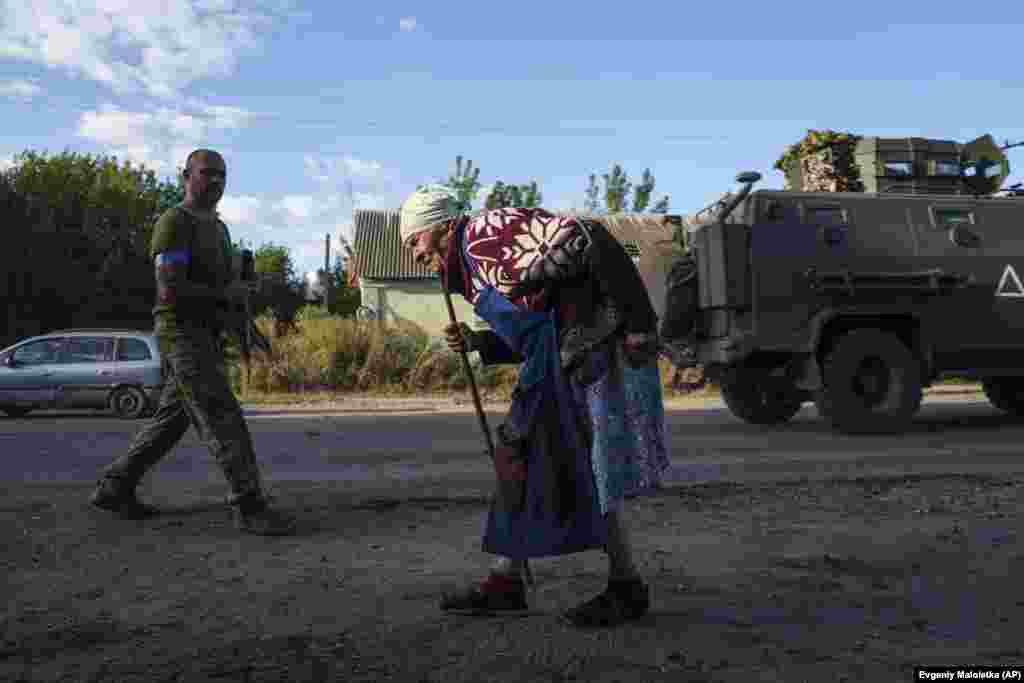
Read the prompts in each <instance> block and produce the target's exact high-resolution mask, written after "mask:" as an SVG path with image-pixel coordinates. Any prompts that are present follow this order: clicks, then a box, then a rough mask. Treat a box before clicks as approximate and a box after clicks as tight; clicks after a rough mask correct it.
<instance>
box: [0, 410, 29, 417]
mask: <svg viewBox="0 0 1024 683" xmlns="http://www.w3.org/2000/svg"><path fill="white" fill-rule="evenodd" d="M3 411H4V412H5V413H6V414H7V417H14V418H18V417H25V416H26V415H28V414H29V413H31V412H32V409H31V408H4V409H3Z"/></svg>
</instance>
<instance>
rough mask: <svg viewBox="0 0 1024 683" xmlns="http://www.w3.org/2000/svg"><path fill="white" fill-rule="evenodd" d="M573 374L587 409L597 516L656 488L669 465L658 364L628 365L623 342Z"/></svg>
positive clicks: (579, 397) (577, 394)
mask: <svg viewBox="0 0 1024 683" xmlns="http://www.w3.org/2000/svg"><path fill="white" fill-rule="evenodd" d="M588 356H589V358H587V361H586V362H585V364H584V366H585V368H584V371H583V372H577V373H573V376H572V378H571V385H572V390H573V394H574V397H575V399H576V402H577V404H578V405H580V406H581V407H582V406H586V412H587V415H588V417H589V420H587V421H586V422H588V423H589V425H588V426H589V428H590V435H589V436H590V439H589V440H590V443H591V449H590V455H591V465H592V467H593V470H594V482H595V485H596V487H597V494H598V498H599V500H600V503H601V512H602V513H603V514H607V513H608V512H609V511H610V510H617V509H618V508H619V507H620V506H621V504H622V501H623V500H624V499H625V498H629V497H632V496H636V495H639V494H641V493H648V492H650V491H652V490H654V489H656V488H657V487H658V486H659V485H660V483H661V478H662V476H663V475H664V473H665V471H666V470H667V469H668V467H669V465H670V462H669V457H668V446H667V434H666V429H665V405H664V403H663V401H662V388H661V376H660V373H659V372H658V365H657V361H656V360H653V361H651V362H649V363H641V364H635V365H634V364H631V363H629V362H627V360H626V357H625V353H624V352H623V350H622V344H621V342H618V343H611V344H607V345H603V346H602V348H599V349H594V350H593V351H591V352H590V353H589V354H588Z"/></svg>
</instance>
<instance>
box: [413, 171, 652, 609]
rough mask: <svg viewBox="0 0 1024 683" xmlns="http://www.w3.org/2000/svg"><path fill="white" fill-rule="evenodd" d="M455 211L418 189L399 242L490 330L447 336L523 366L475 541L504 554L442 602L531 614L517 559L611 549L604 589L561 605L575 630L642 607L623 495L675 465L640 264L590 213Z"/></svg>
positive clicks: (450, 200) (461, 329)
mask: <svg viewBox="0 0 1024 683" xmlns="http://www.w3.org/2000/svg"><path fill="white" fill-rule="evenodd" d="M459 206H460V205H459V203H458V201H457V199H456V197H455V196H454V195H453V193H452V192H451V191H450V190H448V189H447V188H444V187H440V186H428V187H425V188H421V189H420V190H417V191H416V192H415V193H413V194H412V195H411V196H410V197H409V198H408V199H407V200H406V201H405V202H404V203H403V205H402V208H401V212H400V226H401V228H400V230H401V236H402V240H403V244H404V245H405V246H406V247H407V248H409V249H412V250H413V252H414V257H415V259H416V261H417V262H418V263H421V264H432V265H433V267H434V268H435V270H437V271H438V272H439V273H441V274H442V276H443V278H444V283H445V287H446V288H447V289H448V290H449V291H450V292H452V293H455V294H461V295H462V296H463V297H465V298H466V300H468V301H469V302H470V303H471V304H472V305H473V306H474V310H475V311H476V313H477V315H478V316H480V317H481V318H482V319H484V320H485V321H486V322H487V323H488V324H489V326H490V330H488V331H486V332H480V331H475V332H474V331H471V330H470V329H469V328H468V327H467V326H465V325H460V326H455V325H450V326H448V328H447V329H446V330H445V334H446V337H447V341H448V345H449V346H450V347H451V348H452V349H453V350H456V351H463V350H468V351H475V352H477V353H479V354H480V356H481V360H482V362H483V363H485V364H493V363H521V367H520V370H519V379H518V383H517V385H516V388H515V391H514V393H513V398H512V406H511V408H510V410H509V413H508V415H507V417H506V418H505V419H504V421H503V422H502V424H501V425H500V426H499V427H498V428H497V447H496V463H495V465H496V470H497V472H498V479H499V486H498V489H497V494H496V495H495V498H494V501H493V503H492V506H491V510H490V512H489V515H488V520H487V526H486V529H485V532H484V538H483V549H484V551H485V552H488V553H492V554H494V555H497V556H499V558H498V560H497V562H496V563H495V564H494V566H493V567H492V569H491V571H490V573H489V575H488V576H487V578H486V579H484V580H483V581H482V582H481V583H479V584H477V585H473V586H471V587H469V588H467V589H465V590H462V591H459V592H456V593H452V594H448V595H446V596H445V597H444V598H443V600H442V604H441V607H442V609H445V610H450V611H469V612H473V613H488V612H492V613H493V612H502V611H508V610H521V609H525V608H526V607H527V604H526V592H525V586H524V584H523V570H524V565H525V560H527V559H528V558H533V557H549V556H558V555H565V554H569V553H574V552H580V551H584V550H591V549H597V548H604V549H605V550H606V551H607V554H608V559H609V563H608V585H607V588H606V590H605V591H604V592H603V593H601V594H600V595H598V596H596V597H595V598H593V599H591V600H589V601H587V602H585V603H583V604H581V605H579V606H577V607H575V608H574V609H572V610H570V611H569V612H567V613H566V614H565V616H566V618H567V619H568V620H569V621H570V622H572V623H574V624H576V625H581V626H583V625H604V626H607V625H615V624H620V623H623V622H624V621H626V620H629V619H635V618H638V617H640V616H641V615H643V614H644V613H646V611H647V609H648V607H649V604H650V599H649V595H648V588H647V585H646V584H645V583H644V581H643V579H642V578H641V577H640V575H639V573H638V571H637V568H636V565H635V564H634V561H633V553H632V548H631V544H630V542H629V539H628V537H627V533H626V526H625V513H624V509H623V500H624V499H625V498H627V497H631V496H633V495H636V494H638V493H640V492H642V491H645V490H647V491H649V490H651V489H653V488H655V487H656V486H657V485H658V483H659V481H660V478H661V475H662V473H663V472H664V471H665V469H666V468H667V466H668V454H667V451H666V445H665V442H666V439H665V425H664V407H663V404H662V396H661V382H660V377H659V373H658V368H657V363H656V359H657V350H658V343H657V338H656V334H655V330H656V326H657V317H656V315H655V313H654V310H653V309H652V307H651V303H650V300H649V298H648V296H647V292H646V290H645V288H644V285H643V282H642V281H641V279H640V275H639V273H638V271H637V269H636V267H635V266H634V264H633V261H632V259H631V258H630V257H629V255H628V254H627V253H626V252H625V250H624V249H623V248H622V246H621V245H620V244H619V243H618V242H617V241H616V240H615V239H614V238H613V237H612V236H611V235H610V234H609V233H608V232H607V230H606V229H605V228H604V227H603V226H602V225H601V224H600V223H598V222H594V221H589V220H582V219H576V218H568V217H558V216H555V215H552V214H551V213H548V212H547V211H544V210H542V209H513V208H507V209H496V210H492V211H487V212H484V213H481V214H478V215H475V216H472V217H470V216H465V215H462V213H461V212H460V210H459Z"/></svg>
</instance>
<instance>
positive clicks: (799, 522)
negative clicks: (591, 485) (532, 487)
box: [0, 400, 1024, 683]
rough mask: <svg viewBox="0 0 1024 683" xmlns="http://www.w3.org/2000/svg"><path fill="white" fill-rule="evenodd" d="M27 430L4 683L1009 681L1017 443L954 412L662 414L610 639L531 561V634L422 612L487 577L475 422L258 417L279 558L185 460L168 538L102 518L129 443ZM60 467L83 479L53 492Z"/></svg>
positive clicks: (200, 460)
mask: <svg viewBox="0 0 1024 683" xmlns="http://www.w3.org/2000/svg"><path fill="white" fill-rule="evenodd" d="M19 424H20V426H18V427H15V426H13V425H12V423H8V422H4V423H0V437H2V438H0V446H2V449H3V458H4V461H5V464H4V467H5V469H4V474H3V481H2V482H0V488H2V490H0V539H2V543H3V544H4V548H3V552H2V554H0V558H2V559H0V561H2V562H3V573H4V577H5V581H6V583H5V585H4V586H3V588H2V590H3V591H4V594H3V595H2V596H0V597H4V598H6V600H4V603H5V604H6V605H7V607H6V609H5V611H4V612H3V613H2V622H0V624H2V634H3V635H2V638H3V641H2V643H0V680H4V681H7V680H12V681H17V680H25V681H56V680H68V681H83V680H86V681H150V680H158V681H159V680H162V681H206V680H211V681H285V680H294V681H304V680H311V681H327V680H331V681H334V680H337V681H378V680H395V681H444V682H445V683H455V682H458V681H570V680H576V681H630V683H635V682H643V681H786V682H799V681H819V680H832V681H843V680H847V681H909V680H911V674H910V670H911V667H912V666H913V665H914V664H921V663H942V664H950V663H953V664H957V663H960V664H964V663H986V664H997V663H1008V664H1024V650H1022V647H1024V639H1022V638H1021V636H1020V634H1021V633H1022V631H1024V588H1022V586H1021V583H1020V581H1019V578H1018V577H1019V576H1021V574H1022V571H1024V548H1022V542H1021V536H1020V531H1021V512H1022V502H1024V500H1022V495H1021V487H1020V485H1021V481H1022V478H1024V457H1021V454H1020V450H1019V448H1020V447H1019V444H1020V442H1021V437H1022V436H1024V425H1022V424H1021V423H1020V422H1019V421H1017V420H1012V419H1010V418H1007V417H1004V416H1001V415H999V414H997V413H995V412H994V411H993V410H992V409H991V408H989V407H988V406H987V405H986V404H983V403H980V402H976V401H972V400H951V401H942V402H932V403H930V404H929V405H928V406H926V409H925V411H924V412H923V413H922V415H921V417H920V418H919V420H918V422H917V423H916V424H915V426H914V429H913V430H911V432H910V433H909V434H907V435H905V436H902V437H899V438H895V439H894V438H881V437H879V438H875V437H871V438H859V439H858V438H849V437H837V436H835V435H832V434H831V433H830V432H828V431H827V430H826V428H825V427H824V425H822V424H821V423H820V422H818V421H817V420H816V419H814V416H813V411H808V414H805V415H802V416H801V418H800V419H799V420H798V421H796V422H795V423H793V424H791V425H789V426H787V427H785V428H783V429H777V430H770V431H765V430H760V429H756V428H753V427H750V426H747V425H743V424H740V423H738V422H736V421H735V420H733V419H732V418H730V417H729V416H728V415H726V414H724V413H723V412H722V411H721V410H720V409H719V408H718V407H716V406H714V405H712V406H710V407H703V408H696V407H695V408H693V409H691V410H686V411H683V410H679V411H674V412H673V413H672V416H671V419H670V424H671V431H672V443H673V462H674V465H675V467H674V470H673V477H672V478H671V480H670V481H669V482H667V485H666V486H665V487H664V488H663V489H662V490H661V491H660V492H658V494H657V495H655V496H652V497H648V498H642V499H637V500H635V501H633V503H632V505H631V509H632V518H633V525H634V528H635V536H636V540H637V543H638V545H639V550H640V553H639V559H640V561H641V563H642V568H643V572H644V574H645V575H646V576H647V578H648V579H649V580H650V581H651V584H652V595H653V598H654V607H653V609H652V611H651V613H650V614H649V615H648V616H647V617H645V618H644V619H643V620H641V621H639V622H636V623H635V624H632V625H630V626H628V627H625V628H619V629H615V630H611V631H586V630H576V629H573V628H571V627H568V626H565V625H563V624H562V623H561V622H560V621H559V620H558V618H557V615H558V614H559V613H560V612H561V611H562V610H564V609H565V608H567V607H569V606H571V605H573V604H575V603H576V602H578V601H580V600H583V599H585V598H587V597H589V596H590V595H592V594H593V593H595V592H596V591H598V590H600V589H601V588H602V587H603V582H604V575H603V572H604V569H605V561H604V558H603V556H601V554H599V553H588V554H581V555H577V556H572V557H567V558H561V559H556V560H541V561H538V562H535V564H534V568H535V573H536V574H537V578H538V581H539V585H538V588H537V591H536V592H535V594H534V595H533V596H532V608H533V609H532V610H531V612H530V613H529V614H527V615H525V616H521V617H506V618H490V619H480V618H470V617H457V616H446V615H443V614H441V613H440V612H439V611H438V609H437V597H438V594H439V592H440V590H441V589H442V588H444V587H446V586H451V585H455V584H461V583H464V582H466V581H469V580H473V579H475V578H478V577H479V576H480V573H481V571H482V569H483V567H484V566H485V564H486V562H487V557H486V556H484V555H482V554H481V553H480V552H479V535H480V530H481V524H482V519H483V514H484V511H485V509H486V507H485V506H486V495H487V492H488V489H489V472H488V470H487V469H486V465H485V464H481V463H480V461H479V458H480V454H479V447H478V446H477V445H476V441H475V435H474V432H473V428H474V424H475V423H474V418H473V417H472V416H471V415H467V414H461V415H460V414H458V413H450V414H442V415H431V416H420V417H415V416H413V415H411V414H397V415H391V416H390V417H389V416H388V415H385V414H378V415H372V416H368V415H362V416H361V415H359V414H350V415H348V416H328V417H314V416H303V417H294V416H293V417H287V418H286V417H280V416H277V417H275V416H273V415H270V414H267V415H264V417H262V418H253V420H252V425H253V429H254V433H255V435H256V442H257V448H258V450H259V452H260V457H261V460H263V464H264V465H265V467H266V469H267V471H268V472H269V474H270V476H271V478H272V479H273V482H274V486H273V489H274V491H275V494H276V495H277V496H278V499H279V500H278V502H279V504H280V505H282V506H284V507H288V508H290V509H292V510H294V511H295V513H296V514H297V516H298V517H299V518H300V521H301V525H302V528H301V534H300V535H299V536H298V537H295V538H287V539H262V538H249V537H240V536H239V535H238V534H237V533H236V532H235V531H234V530H233V528H232V527H231V525H230V521H229V519H230V518H229V516H228V514H227V511H226V510H225V509H224V507H223V505H222V504H221V502H220V499H221V497H222V496H223V495H224V493H225V487H224V485H223V483H222V482H221V481H220V480H219V478H218V476H217V474H216V472H215V471H213V469H212V467H211V465H210V463H209V461H208V459H207V457H206V456H205V455H203V454H202V452H201V451H198V450H195V451H193V450H189V449H197V448H198V446H197V445H195V444H194V443H193V444H192V445H187V446H186V447H184V448H182V449H181V450H180V451H179V452H178V453H176V454H175V455H174V456H173V457H172V459H171V461H169V462H168V463H167V464H165V465H162V466H161V469H160V470H158V471H157V472H156V474H155V476H154V477H153V478H152V479H151V480H149V481H147V482H146V484H145V486H144V495H145V496H147V497H148V498H150V499H152V500H154V501H156V502H157V503H159V504H161V505H162V506H164V507H165V508H166V509H167V513H166V514H165V515H164V516H162V517H161V518H160V519H158V520H155V521H151V522H115V521H113V520H111V519H109V518H107V517H105V516H103V515H101V514H93V513H92V512H90V511H89V510H88V508H87V506H86V505H85V502H84V501H85V497H86V495H87V491H88V485H89V482H90V481H91V477H92V476H94V470H92V469H91V468H92V467H93V466H95V465H96V463H99V462H102V461H105V460H106V459H107V458H108V457H110V455H111V453H110V451H111V450H112V449H114V448H116V447H119V446H121V445H123V444H124V443H126V440H127V438H128V437H129V436H130V434H131V432H132V428H129V427H125V426H123V425H122V426H117V427H115V426H112V425H113V423H107V422H102V421H96V420H93V421H92V422H89V421H88V420H87V419H84V418H73V417H69V416H65V417H58V418H54V419H53V420H51V421H49V422H46V421H24V422H21V421H19ZM408 434H418V435H419V439H420V441H419V442H417V441H416V440H408ZM339 435H340V436H339ZM428 438H429V439H430V440H432V442H433V445H432V447H431V448H430V449H429V450H428V449H427V448H426V446H425V445H424V444H425V443H426V442H427V439H428ZM61 443H63V444H64V446H65V449H71V448H73V449H75V452H77V453H78V454H79V457H80V458H81V459H82V460H83V463H84V464H82V465H81V466H80V467H79V468H78V470H75V471H76V472H80V473H81V474H73V476H66V477H63V478H61V477H56V476H52V477H49V478H47V472H55V471H58V470H59V468H60V467H61V466H64V467H67V463H66V462H65V461H62V460H60V459H59V458H61V457H63V455H61V453H63V451H62V450H61V448H60V445H61ZM19 444H21V445H20V446H19ZM26 444H27V445H30V446H31V448H28V449H27V450H29V451H32V454H33V455H30V456H26V455H25V452H24V451H25V450H26V449H25V448H24V445H26ZM289 444H290V446H289ZM33 457H34V459H32V458H33ZM55 458H56V459H57V460H54V463H55V465H54V466H53V468H51V469H48V467H47V464H46V463H47V462H48V461H49V460H48V459H55ZM12 462H14V463H20V465H19V466H18V467H14V466H13V465H11V463H12ZM417 462H418V463H419V467H412V464H415V463H417ZM26 463H29V464H31V466H30V467H28V468H27V469H26V466H25V465H26ZM32 463H34V464H32ZM62 463H63V465H62ZM314 463H319V465H318V466H317V467H314V466H313V464H314ZM86 465H88V467H87V466H86ZM19 467H20V470H19ZM332 468H333V469H336V470H337V469H340V470H345V468H348V470H347V471H348V472H349V474H350V475H351V476H335V477H328V476H325V474H324V473H326V472H328V471H330V470H331V469H332ZM365 468H369V472H370V475H371V476H364V475H365V474H366V469H365ZM16 471H21V472H22V476H21V479H18V478H16V474H15V472H16ZM59 471H65V472H66V471H67V470H59ZM90 471H91V472H92V474H91V475H90V476H89V477H88V478H84V477H85V474H86V473H88V472H90ZM315 473H320V474H318V475H317V476H313V474H315ZM360 473H362V474H360ZM298 474H302V475H303V476H298ZM30 475H31V476H30ZM290 475H296V476H290Z"/></svg>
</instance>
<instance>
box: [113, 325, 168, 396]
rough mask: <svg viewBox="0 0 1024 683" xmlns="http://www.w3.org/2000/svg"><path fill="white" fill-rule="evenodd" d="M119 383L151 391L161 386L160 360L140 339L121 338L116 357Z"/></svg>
mask: <svg viewBox="0 0 1024 683" xmlns="http://www.w3.org/2000/svg"><path fill="white" fill-rule="evenodd" d="M114 371H115V373H116V376H117V379H118V382H120V383H121V384H131V385H134V386H137V387H142V388H143V389H145V390H146V391H150V390H153V389H155V388H156V387H159V386H160V382H161V379H160V359H159V357H156V356H154V354H153V353H152V350H151V349H150V347H149V344H147V343H146V342H145V340H143V339H142V338H139V337H127V336H125V337H119V338H118V339H117V348H116V350H115V355H114Z"/></svg>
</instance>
